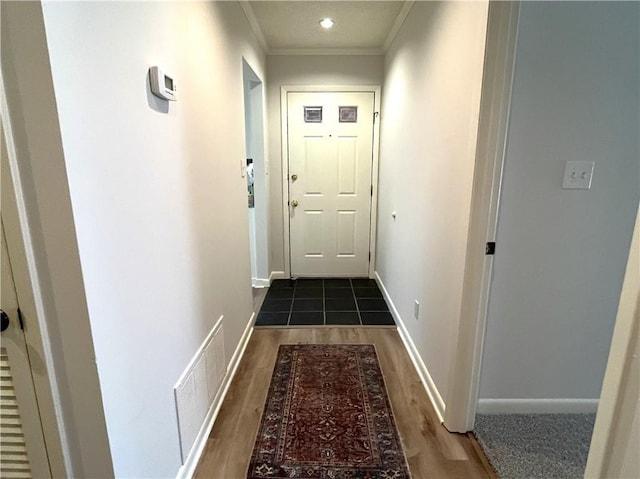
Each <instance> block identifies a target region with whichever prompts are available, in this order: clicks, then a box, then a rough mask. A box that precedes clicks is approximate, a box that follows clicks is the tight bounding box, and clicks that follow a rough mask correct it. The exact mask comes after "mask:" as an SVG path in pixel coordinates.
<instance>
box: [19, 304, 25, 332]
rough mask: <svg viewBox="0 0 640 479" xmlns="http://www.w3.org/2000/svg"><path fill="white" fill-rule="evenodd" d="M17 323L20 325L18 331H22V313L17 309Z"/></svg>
mask: <svg viewBox="0 0 640 479" xmlns="http://www.w3.org/2000/svg"><path fill="white" fill-rule="evenodd" d="M18 322H19V323H20V329H22V330H23V331H24V321H23V320H22V311H20V308H18Z"/></svg>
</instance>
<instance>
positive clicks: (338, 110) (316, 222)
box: [287, 92, 374, 277]
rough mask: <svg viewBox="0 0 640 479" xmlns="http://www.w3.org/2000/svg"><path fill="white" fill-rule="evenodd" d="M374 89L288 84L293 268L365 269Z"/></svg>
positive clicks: (312, 272)
mask: <svg viewBox="0 0 640 479" xmlns="http://www.w3.org/2000/svg"><path fill="white" fill-rule="evenodd" d="M373 111H374V94H373V92H313V93H300V92H289V93H288V94H287V122H288V148H289V151H288V157H289V215H290V219H289V228H290V230H289V234H290V238H289V240H290V242H289V244H290V249H291V250H290V254H291V276H292V277H301V276H307V277H313V276H329V277H340V276H351V277H358V276H361V277H365V276H368V273H369V260H370V255H369V237H370V230H371V192H372V176H371V172H372V161H373V123H374V117H373Z"/></svg>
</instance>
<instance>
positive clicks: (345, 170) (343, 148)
mask: <svg viewBox="0 0 640 479" xmlns="http://www.w3.org/2000/svg"><path fill="white" fill-rule="evenodd" d="M357 153H358V139H357V138H352V137H341V138H338V195H355V194H357V193H356V187H357V173H358V155H357Z"/></svg>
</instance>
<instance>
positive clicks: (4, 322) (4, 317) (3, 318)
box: [0, 309, 9, 331]
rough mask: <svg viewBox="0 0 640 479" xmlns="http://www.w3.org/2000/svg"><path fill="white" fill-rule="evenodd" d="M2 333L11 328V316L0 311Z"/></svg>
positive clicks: (0, 329)
mask: <svg viewBox="0 0 640 479" xmlns="http://www.w3.org/2000/svg"><path fill="white" fill-rule="evenodd" d="M0 323H1V324H0V331H4V330H5V329H7V328H8V327H9V315H8V314H7V313H5V312H4V311H2V310H1V309H0Z"/></svg>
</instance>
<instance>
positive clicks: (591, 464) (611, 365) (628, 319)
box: [584, 208, 640, 479]
mask: <svg viewBox="0 0 640 479" xmlns="http://www.w3.org/2000/svg"><path fill="white" fill-rule="evenodd" d="M639 265H640V208H639V209H638V212H637V214H636V225H635V228H634V232H633V237H632V240H631V246H630V247H629V257H628V259H627V268H626V271H625V275H624V281H623V283H622V291H621V292H620V301H619V302H618V312H617V314H616V322H615V326H614V329H613V336H612V338H611V348H610V349H609V357H608V359H607V369H606V370H605V373H604V379H603V381H602V391H601V393H600V407H599V408H598V414H597V415H596V421H595V424H594V427H593V436H592V437H591V447H590V448H589V456H588V457H587V464H586V467H585V473H584V477H585V478H588V479H597V478H601V477H614V476H615V477H618V475H619V474H620V471H621V469H620V468H621V467H622V466H623V464H621V463H620V461H621V459H622V458H621V457H620V455H619V454H612V451H614V450H616V449H619V448H620V446H621V444H622V443H623V442H627V445H626V447H625V451H624V456H623V457H627V458H630V457H631V455H634V454H637V451H634V450H632V449H633V446H632V445H631V444H633V442H632V441H630V440H629V438H630V437H632V434H633V426H631V427H629V429H627V427H628V424H629V422H630V421H632V420H631V417H632V415H633V414H634V413H633V411H634V408H636V409H635V414H636V418H637V411H638V410H637V407H638V404H637V402H636V403H635V404H634V401H633V400H629V398H633V397H634V396H635V398H636V401H637V397H638V376H637V373H638V361H640V359H639V358H638V354H637V352H638V349H637V347H638V341H639V339H638V331H639V329H640V294H639V293H640V266H639ZM633 362H635V365H634V364H633ZM634 374H635V375H636V376H635V377H634V376H633V375H634ZM630 388H635V392H634V389H630ZM635 428H636V433H637V428H638V425H637V424H636V425H635Z"/></svg>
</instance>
